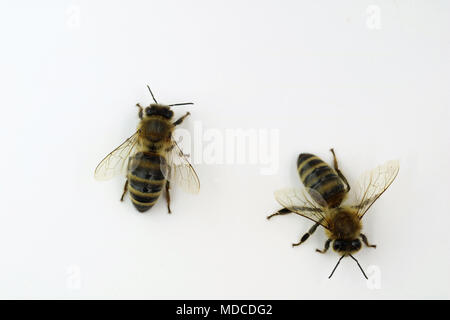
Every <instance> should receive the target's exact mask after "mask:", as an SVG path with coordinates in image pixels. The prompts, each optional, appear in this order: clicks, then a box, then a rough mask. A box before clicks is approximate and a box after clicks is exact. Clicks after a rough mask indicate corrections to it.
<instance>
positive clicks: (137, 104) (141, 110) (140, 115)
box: [136, 103, 144, 119]
mask: <svg viewBox="0 0 450 320" xmlns="http://www.w3.org/2000/svg"><path fill="white" fill-rule="evenodd" d="M136 107H138V108H139V119H142V117H143V113H144V108H143V107H142V106H141V105H140V104H139V103H136Z"/></svg>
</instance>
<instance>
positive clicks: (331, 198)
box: [297, 153, 346, 207]
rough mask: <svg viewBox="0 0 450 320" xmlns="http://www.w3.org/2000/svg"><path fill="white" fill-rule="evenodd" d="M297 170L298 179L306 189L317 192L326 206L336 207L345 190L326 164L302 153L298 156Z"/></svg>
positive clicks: (313, 156) (332, 170)
mask: <svg viewBox="0 0 450 320" xmlns="http://www.w3.org/2000/svg"><path fill="white" fill-rule="evenodd" d="M297 169H298V174H299V175H300V179H301V180H302V182H303V184H304V185H305V187H306V188H308V189H313V190H315V191H317V192H318V193H319V194H320V196H321V198H322V199H315V198H316V197H315V196H314V195H312V196H313V198H314V199H315V200H316V201H318V202H319V203H320V202H321V201H322V202H323V201H325V202H326V204H327V206H329V207H335V206H338V205H339V204H340V203H341V202H342V199H343V198H344V196H345V194H346V188H345V185H344V183H343V182H342V180H341V178H339V176H338V175H337V173H336V171H335V170H334V169H333V168H331V167H330V166H329V165H328V164H327V163H326V162H324V161H323V160H322V159H320V158H319V157H316V156H315V155H313V154H309V153H302V154H300V155H299V156H298V160H297Z"/></svg>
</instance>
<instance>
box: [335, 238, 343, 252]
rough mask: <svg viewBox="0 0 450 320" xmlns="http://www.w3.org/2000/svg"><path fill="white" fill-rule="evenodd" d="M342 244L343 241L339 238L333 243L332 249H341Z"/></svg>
mask: <svg viewBox="0 0 450 320" xmlns="http://www.w3.org/2000/svg"><path fill="white" fill-rule="evenodd" d="M342 245H343V243H342V241H341V240H335V241H334V243H333V249H334V250H335V251H340V250H341V249H342Z"/></svg>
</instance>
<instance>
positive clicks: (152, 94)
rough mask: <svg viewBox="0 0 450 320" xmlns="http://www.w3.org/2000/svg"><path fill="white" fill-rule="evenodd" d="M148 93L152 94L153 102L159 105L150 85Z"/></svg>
mask: <svg viewBox="0 0 450 320" xmlns="http://www.w3.org/2000/svg"><path fill="white" fill-rule="evenodd" d="M147 88H148V91H150V94H151V95H152V98H153V101H155V103H156V104H158V101H156V99H155V96H154V95H153V92H152V89H150V87H149V85H147Z"/></svg>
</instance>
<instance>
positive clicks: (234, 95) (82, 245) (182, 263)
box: [0, 0, 450, 299]
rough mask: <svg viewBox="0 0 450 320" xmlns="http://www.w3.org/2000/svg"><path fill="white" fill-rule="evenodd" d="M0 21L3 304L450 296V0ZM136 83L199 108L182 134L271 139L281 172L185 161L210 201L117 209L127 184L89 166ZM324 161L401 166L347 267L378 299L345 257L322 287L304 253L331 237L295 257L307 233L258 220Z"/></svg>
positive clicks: (131, 111)
mask: <svg viewBox="0 0 450 320" xmlns="http://www.w3.org/2000/svg"><path fill="white" fill-rule="evenodd" d="M371 5H375V7H373V6H371ZM377 8H378V9H379V14H380V16H379V17H380V20H377V17H376V16H375V17H374V16H373V15H374V14H377V10H378V9H377ZM0 9H1V10H0V34H1V39H2V50H1V53H0V57H1V59H0V64H1V70H2V71H1V75H0V81H1V83H0V87H1V88H2V90H1V91H2V94H1V99H2V101H1V105H2V116H1V118H0V119H1V120H0V121H1V126H0V130H1V137H2V144H3V152H2V157H1V166H2V168H3V169H4V170H3V175H2V183H1V184H0V188H1V190H0V203H1V208H0V214H1V223H0V242H1V260H2V262H1V264H0V298H194V299H196V298H205V299H207V298H263V299H265V298H273V299H282V298H287V299H310V298H361V299H368V298H375V299H378V298H388V299H389V298H447V299H448V298H450V291H449V290H450V289H449V284H450V275H449V272H448V270H449V267H450V263H449V262H450V260H449V249H450V245H449V243H450V240H449V237H448V233H449V229H448V226H449V225H450V214H449V200H448V199H449V194H450V193H449V181H450V172H449V163H450V148H449V138H450V129H449V128H448V124H449V120H450V114H449V107H450V106H449V102H450V96H449V90H448V88H449V87H448V85H449V81H450V69H449V68H450V63H449V56H450V55H449V54H450V52H449V51H450V50H449V49H450V43H449V36H450V22H449V21H450V11H449V9H450V5H449V3H448V2H447V1H359V0H358V1H356V0H355V1H344V2H342V1H339V3H338V1H320V4H319V2H316V1H303V2H299V1H282V2H279V1H278V2H274V1H189V2H188V1H127V2H126V3H125V2H124V1H95V2H94V1H63V2H61V1H44V2H42V1H41V2H40V5H38V4H37V3H35V2H33V1H23V2H20V3H19V2H17V1H2V4H1V7H0ZM78 14H79V16H77V15H78ZM373 19H375V20H373ZM378 22H379V24H378ZM377 27H380V28H379V29H377ZM374 28H375V29H374ZM146 84H150V85H151V86H152V89H153V91H154V92H155V95H156V97H157V98H158V99H159V100H161V101H162V102H167V103H175V102H185V101H193V102H195V105H194V106H192V107H179V108H178V109H176V110H175V111H176V114H177V116H179V115H182V114H183V113H184V112H185V111H187V110H190V111H191V113H192V117H191V118H189V119H188V120H187V121H186V122H185V123H184V124H183V128H185V129H188V130H189V131H191V132H192V130H193V128H194V125H195V122H196V121H201V124H202V126H203V127H204V128H206V129H218V130H219V132H222V133H223V132H224V130H226V129H238V128H243V129H248V128H254V129H259V128H264V129H276V130H279V131H278V132H279V137H280V143H279V146H278V149H277V151H276V159H277V161H278V162H279V168H278V170H277V171H276V172H275V173H274V174H273V175H261V173H260V169H261V166H258V165H250V164H244V165H238V164H234V165H233V164H228V165H227V164H223V165H217V164H209V165H208V164H204V163H203V164H196V165H195V167H196V169H197V172H198V174H199V176H200V178H201V182H202V190H201V192H200V194H199V195H198V196H193V195H189V194H185V193H183V192H182V191H181V190H179V189H176V188H174V189H173V203H172V209H173V211H174V213H173V214H172V215H168V214H167V212H166V208H165V204H164V201H160V202H159V204H158V205H157V206H155V207H154V208H153V209H152V210H151V211H150V212H149V213H147V214H144V215H143V214H140V213H138V212H137V211H136V210H135V209H134V208H133V206H132V205H131V203H130V201H129V200H127V201H126V202H125V203H120V202H119V197H120V195H121V192H122V186H123V182H124V179H123V178H116V179H114V180H111V181H109V182H97V181H95V180H94V179H93V170H94V168H95V166H96V165H97V163H98V162H99V161H100V160H101V159H102V157H103V156H104V155H106V154H107V153H108V152H110V151H111V150H112V149H113V148H114V147H116V146H117V145H118V144H119V143H121V142H122V141H123V140H124V139H125V138H126V137H128V136H129V135H130V134H131V133H132V132H133V130H134V129H135V126H136V125H137V121H138V119H137V109H136V108H135V107H134V104H135V103H136V102H141V103H143V104H148V103H149V102H150V95H149V94H148V92H147V89H146V88H145V85H146ZM330 147H334V148H335V149H336V152H337V156H338V159H339V161H340V165H341V169H342V171H343V172H344V173H345V174H346V175H347V177H348V178H349V180H350V182H352V181H353V182H354V181H355V179H356V178H357V177H358V176H359V175H360V174H361V173H363V172H364V171H365V170H367V169H371V168H373V167H375V166H376V165H378V164H381V163H383V162H384V161H386V160H389V159H399V160H400V161H401V169H400V174H399V176H398V178H397V180H396V181H395V182H394V184H393V185H392V186H391V188H390V189H389V190H388V191H387V192H386V193H385V194H384V195H383V196H382V198H381V199H380V200H379V201H378V202H377V203H376V204H375V205H374V206H373V207H372V208H371V209H370V212H369V213H368V214H367V215H366V217H365V218H364V230H365V233H366V234H367V235H368V237H369V239H370V241H372V242H373V243H376V244H377V245H378V248H377V249H376V250H373V249H367V248H364V249H363V250H362V251H361V252H360V253H358V254H357V257H358V258H359V260H360V262H361V264H362V265H363V266H364V267H365V268H366V270H367V271H368V273H371V274H372V275H373V274H374V273H373V271H370V270H374V269H371V268H370V266H376V267H375V268H379V269H378V270H379V271H380V274H379V275H380V277H379V279H380V282H379V284H380V285H381V288H380V289H370V288H369V287H370V286H369V287H368V285H367V283H366V282H365V281H364V279H363V278H362V276H361V274H360V272H359V270H358V269H357V266H356V265H355V264H354V262H353V261H351V260H350V259H345V260H343V262H342V263H341V266H340V267H339V269H338V270H337V271H336V274H335V276H334V278H333V279H332V280H328V279H327V276H328V275H329V272H330V271H331V269H332V268H333V266H334V264H335V263H336V261H337V258H338V256H337V254H335V253H334V252H332V251H331V250H330V252H329V253H327V254H326V255H319V254H318V253H316V252H315V251H314V249H315V248H318V247H322V246H323V242H324V241H325V235H324V232H323V230H320V229H319V230H318V231H317V232H316V234H315V235H314V236H313V237H311V238H310V239H309V240H308V242H307V243H306V244H304V245H302V247H298V248H295V249H293V248H291V246H290V244H291V243H292V242H294V241H297V240H298V238H299V236H301V235H302V234H303V233H304V232H305V231H306V230H307V229H308V228H309V227H310V226H311V222H309V221H307V220H306V219H302V218H301V217H297V216H286V217H278V218H276V219H273V220H272V221H267V220H266V219H265V217H266V215H268V214H270V213H272V212H273V211H274V210H276V209H278V205H277V203H276V201H275V200H274V198H273V191H275V190H277V189H280V188H283V187H289V186H300V181H299V179H298V178H297V175H296V168H295V163H296V158H297V155H298V153H300V152H311V153H315V154H317V155H319V156H321V157H322V158H323V159H324V160H327V161H330V160H331V155H330V154H329V152H328V149H329V148H330ZM372 268H373V267H372Z"/></svg>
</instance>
